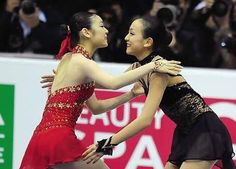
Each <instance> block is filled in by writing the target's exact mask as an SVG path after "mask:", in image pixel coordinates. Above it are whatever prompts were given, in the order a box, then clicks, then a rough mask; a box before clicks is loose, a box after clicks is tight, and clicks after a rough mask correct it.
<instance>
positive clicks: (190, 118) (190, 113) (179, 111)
mask: <svg viewBox="0 0 236 169" xmlns="http://www.w3.org/2000/svg"><path fill="white" fill-rule="evenodd" d="M153 58H154V57H153V56H152V55H150V56H148V57H146V58H145V59H144V60H142V61H139V62H136V63H134V64H133V65H132V69H135V68H137V67H139V66H141V65H143V64H146V63H149V62H151V61H152V60H153ZM151 74H152V73H149V74H148V75H146V76H144V77H143V78H142V79H140V82H141V83H142V86H143V88H144V91H145V94H146V95H148V91H149V81H150V77H151ZM177 76H181V75H177ZM160 108H161V109H162V110H163V112H164V113H165V114H166V115H167V116H168V117H169V118H170V119H171V120H172V121H174V122H175V123H176V125H177V126H178V127H180V128H183V129H184V130H186V129H189V127H190V126H191V125H192V124H193V123H194V122H195V120H196V119H197V117H198V116H199V115H201V114H202V113H205V112H213V111H212V109H211V108H210V107H209V106H208V105H207V104H206V103H205V101H204V100H203V98H202V97H201V96H200V95H199V94H198V93H197V92H195V91H194V90H193V89H192V87H191V86H190V85H189V84H188V83H187V82H186V81H185V82H181V83H178V84H176V85H173V86H170V87H167V88H166V90H165V92H164V94H163V98H162V101H161V103H160Z"/></svg>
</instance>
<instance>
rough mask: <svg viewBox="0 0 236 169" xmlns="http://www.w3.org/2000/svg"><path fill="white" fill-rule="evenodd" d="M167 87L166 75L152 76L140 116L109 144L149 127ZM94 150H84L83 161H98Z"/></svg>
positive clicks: (121, 140)
mask: <svg viewBox="0 0 236 169" xmlns="http://www.w3.org/2000/svg"><path fill="white" fill-rule="evenodd" d="M167 85H168V75H166V74H161V73H153V74H152V76H151V79H150V86H149V92H148V96H147V98H146V101H145V104H144V107H143V111H142V113H141V115H140V116H138V117H137V118H136V119H135V120H134V121H132V122H131V123H129V124H128V125H127V126H126V127H124V128H123V129H121V130H120V131H119V132H118V133H116V134H114V135H113V136H112V137H111V140H110V139H109V141H108V142H109V144H111V145H116V144H119V143H121V142H123V141H125V140H127V139H129V138H130V137H133V136H134V135H136V134H138V133H139V132H141V131H142V130H144V129H145V128H147V127H148V126H150V125H151V122H152V120H153V118H154V116H155V113H156V111H157V109H158V107H159V105H160V102H161V99H162V96H163V94H164V91H165V88H166V86H167ZM107 140H108V139H107ZM106 142H107V141H106ZM98 146H99V145H98ZM104 147H105V145H104ZM96 150H97V149H96V146H92V147H91V148H89V149H88V150H86V151H85V152H84V153H83V157H84V160H88V159H89V162H96V161H97V160H98V157H96V155H95V154H96Z"/></svg>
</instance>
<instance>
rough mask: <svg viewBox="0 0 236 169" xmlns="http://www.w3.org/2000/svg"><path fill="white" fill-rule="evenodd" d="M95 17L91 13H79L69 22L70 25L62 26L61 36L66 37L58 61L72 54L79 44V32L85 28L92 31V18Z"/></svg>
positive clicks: (57, 56)
mask: <svg viewBox="0 0 236 169" xmlns="http://www.w3.org/2000/svg"><path fill="white" fill-rule="evenodd" d="M93 15H95V14H92V13H89V12H78V13H76V14H74V15H73V16H72V17H71V19H70V22H69V25H61V34H62V35H64V36H65V35H66V37H65V39H64V40H63V41H62V42H61V47H60V50H59V52H58V54H57V55H56V58H57V59H61V57H62V56H63V55H64V54H65V53H67V52H71V51H72V50H73V48H74V47H75V46H76V45H77V44H78V43H79V41H80V37H79V31H81V30H82V29H83V28H87V29H91V17H92V16H93Z"/></svg>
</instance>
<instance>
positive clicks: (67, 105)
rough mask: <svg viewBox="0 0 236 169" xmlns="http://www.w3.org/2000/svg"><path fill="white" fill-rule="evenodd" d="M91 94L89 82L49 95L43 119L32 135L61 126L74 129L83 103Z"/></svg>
mask: <svg viewBox="0 0 236 169" xmlns="http://www.w3.org/2000/svg"><path fill="white" fill-rule="evenodd" d="M93 92H94V82H90V83H86V84H82V85H76V86H68V87H64V88H61V89H58V90H56V91H55V92H53V93H51V94H50V95H49V97H48V101H47V104H46V106H45V109H44V113H43V118H42V120H41V122H40V124H39V125H38V127H37V128H36V130H35V132H34V133H35V134H37V133H40V132H43V131H46V130H48V129H51V128H58V127H63V126H67V127H71V128H74V126H75V124H76V121H77V119H78V117H79V116H80V113H81V111H82V109H83V105H84V102H85V101H86V100H87V99H88V98H89V97H90V96H91V95H92V94H93Z"/></svg>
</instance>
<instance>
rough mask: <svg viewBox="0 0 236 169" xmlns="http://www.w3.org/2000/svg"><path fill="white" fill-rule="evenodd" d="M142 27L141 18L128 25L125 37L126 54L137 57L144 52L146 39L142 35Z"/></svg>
mask: <svg viewBox="0 0 236 169" xmlns="http://www.w3.org/2000/svg"><path fill="white" fill-rule="evenodd" d="M143 29H144V26H143V22H142V19H136V20H134V21H133V22H132V24H131V25H130V28H129V32H128V34H127V35H126V37H125V41H126V43H127V48H126V53H127V54H128V55H133V56H135V57H136V58H139V57H142V55H143V54H144V53H145V52H146V50H147V48H146V47H145V43H146V39H144V37H143Z"/></svg>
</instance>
